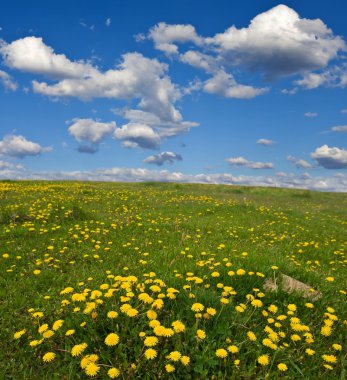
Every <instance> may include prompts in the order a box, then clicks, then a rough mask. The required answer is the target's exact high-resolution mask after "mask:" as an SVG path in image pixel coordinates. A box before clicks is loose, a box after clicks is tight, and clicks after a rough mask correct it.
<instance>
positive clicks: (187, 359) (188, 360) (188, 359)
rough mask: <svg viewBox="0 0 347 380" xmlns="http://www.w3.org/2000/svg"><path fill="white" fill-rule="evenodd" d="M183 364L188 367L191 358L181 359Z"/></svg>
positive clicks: (183, 357)
mask: <svg viewBox="0 0 347 380" xmlns="http://www.w3.org/2000/svg"><path fill="white" fill-rule="evenodd" d="M181 363H182V364H183V365H184V366H187V365H188V364H189V363H190V357H189V356H185V355H184V356H182V357H181Z"/></svg>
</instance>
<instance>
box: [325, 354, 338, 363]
mask: <svg viewBox="0 0 347 380" xmlns="http://www.w3.org/2000/svg"><path fill="white" fill-rule="evenodd" d="M322 358H323V360H324V361H326V362H328V363H336V362H337V359H336V356H335V355H322Z"/></svg>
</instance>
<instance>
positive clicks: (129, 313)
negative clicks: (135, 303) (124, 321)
mask: <svg viewBox="0 0 347 380" xmlns="http://www.w3.org/2000/svg"><path fill="white" fill-rule="evenodd" d="M138 313H139V312H138V311H137V310H136V309H133V308H131V309H129V310H127V311H126V312H125V314H126V315H127V316H128V317H131V318H132V317H136V316H137V314H138Z"/></svg>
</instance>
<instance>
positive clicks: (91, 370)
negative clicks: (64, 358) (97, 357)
mask: <svg viewBox="0 0 347 380" xmlns="http://www.w3.org/2000/svg"><path fill="white" fill-rule="evenodd" d="M85 371H86V375H87V376H96V375H97V374H98V372H99V371H100V366H99V365H97V364H96V363H94V362H90V363H89V364H87V366H86V369H85Z"/></svg>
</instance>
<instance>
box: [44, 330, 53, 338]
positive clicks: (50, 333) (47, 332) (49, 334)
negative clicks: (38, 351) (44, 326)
mask: <svg viewBox="0 0 347 380" xmlns="http://www.w3.org/2000/svg"><path fill="white" fill-rule="evenodd" d="M53 335H54V331H52V330H47V331H45V332H44V333H43V334H42V336H43V337H44V338H45V339H49V338H50V337H51V336H53Z"/></svg>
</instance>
